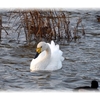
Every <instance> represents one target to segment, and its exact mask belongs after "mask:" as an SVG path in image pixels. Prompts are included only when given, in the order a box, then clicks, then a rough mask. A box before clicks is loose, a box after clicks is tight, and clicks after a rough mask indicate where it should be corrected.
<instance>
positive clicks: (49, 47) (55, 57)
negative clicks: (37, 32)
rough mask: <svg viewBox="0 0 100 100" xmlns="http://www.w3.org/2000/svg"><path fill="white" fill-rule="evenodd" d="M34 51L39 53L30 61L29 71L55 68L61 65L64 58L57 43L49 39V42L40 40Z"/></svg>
mask: <svg viewBox="0 0 100 100" xmlns="http://www.w3.org/2000/svg"><path fill="white" fill-rule="evenodd" d="M36 51H37V52H38V53H39V55H38V57H37V58H36V59H33V60H32V61H31V63H30V70H31V71H35V70H57V69H60V68H61V67H62V61H63V60H64V57H63V56H62V54H63V52H62V51H61V50H60V49H59V45H55V43H54V42H53V41H51V44H49V43H45V42H40V43H39V44H38V45H37V49H36Z"/></svg>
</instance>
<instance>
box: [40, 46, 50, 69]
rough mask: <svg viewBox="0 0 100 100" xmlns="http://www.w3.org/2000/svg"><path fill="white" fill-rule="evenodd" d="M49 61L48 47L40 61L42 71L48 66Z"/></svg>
mask: <svg viewBox="0 0 100 100" xmlns="http://www.w3.org/2000/svg"><path fill="white" fill-rule="evenodd" d="M50 60H51V49H50V47H49V45H48V46H47V49H46V50H45V56H44V57H43V58H42V59H41V61H40V63H41V65H40V66H41V68H42V67H43V69H45V68H46V67H47V66H48V64H49V62H50Z"/></svg>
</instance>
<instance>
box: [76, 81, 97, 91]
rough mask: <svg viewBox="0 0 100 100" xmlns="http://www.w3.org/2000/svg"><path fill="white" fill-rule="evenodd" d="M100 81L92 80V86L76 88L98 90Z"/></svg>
mask: <svg viewBox="0 0 100 100" xmlns="http://www.w3.org/2000/svg"><path fill="white" fill-rule="evenodd" d="M97 88H98V82H97V81H96V80H93V81H92V82H91V86H83V87H77V88H75V89H74V90H78V91H84V90H98V89H97Z"/></svg>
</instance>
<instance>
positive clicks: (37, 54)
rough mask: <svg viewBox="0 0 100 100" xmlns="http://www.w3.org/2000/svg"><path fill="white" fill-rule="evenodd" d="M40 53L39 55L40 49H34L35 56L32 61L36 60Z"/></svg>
mask: <svg viewBox="0 0 100 100" xmlns="http://www.w3.org/2000/svg"><path fill="white" fill-rule="evenodd" d="M40 53H41V48H37V49H36V55H35V57H34V59H35V58H37V57H38V56H39V54H40Z"/></svg>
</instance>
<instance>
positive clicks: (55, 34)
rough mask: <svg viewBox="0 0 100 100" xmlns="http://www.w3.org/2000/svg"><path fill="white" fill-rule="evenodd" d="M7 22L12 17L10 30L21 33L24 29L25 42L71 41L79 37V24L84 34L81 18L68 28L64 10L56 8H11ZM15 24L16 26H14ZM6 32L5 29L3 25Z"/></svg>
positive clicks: (68, 23) (67, 17) (68, 20)
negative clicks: (72, 26) (72, 27)
mask: <svg viewBox="0 0 100 100" xmlns="http://www.w3.org/2000/svg"><path fill="white" fill-rule="evenodd" d="M8 13H9V18H8V19H9V22H10V21H11V20H12V19H14V22H13V24H12V27H11V28H12V30H13V31H15V32H17V33H18V37H17V38H19V36H20V34H21V30H22V29H24V33H25V37H26V41H27V42H31V41H37V42H39V41H42V40H45V41H50V40H58V41H60V40H61V39H65V40H66V41H72V40H73V39H74V40H76V39H78V38H80V36H79V32H78V30H79V29H78V28H79V25H81V34H82V35H85V30H84V25H83V24H82V19H81V18H79V19H78V21H77V23H76V25H75V26H74V29H73V30H71V28H70V26H71V25H70V18H69V15H68V14H67V12H66V11H59V10H58V11H56V10H36V9H35V10H13V11H9V12H8ZM14 26H16V27H17V28H14ZM3 29H4V30H5V32H6V33H7V34H8V32H7V31H6V29H5V28H4V27H3Z"/></svg>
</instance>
